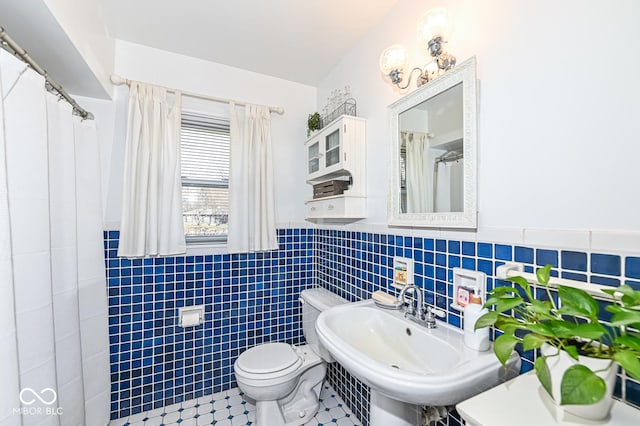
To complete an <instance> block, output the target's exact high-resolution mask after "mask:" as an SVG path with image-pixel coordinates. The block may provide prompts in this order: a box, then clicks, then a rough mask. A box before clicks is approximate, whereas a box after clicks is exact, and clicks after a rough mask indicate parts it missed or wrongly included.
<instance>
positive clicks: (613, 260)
mask: <svg viewBox="0 0 640 426" xmlns="http://www.w3.org/2000/svg"><path fill="white" fill-rule="evenodd" d="M278 235H279V239H280V248H279V250H277V251H274V252H270V253H267V254H240V255H215V256H187V257H184V256H183V257H180V256H179V257H164V258H157V259H120V258H118V257H117V255H116V252H117V244H118V232H117V231H108V232H105V258H106V263H107V276H108V284H109V321H110V327H109V332H110V339H111V379H112V388H111V391H112V392H111V395H112V406H111V409H112V418H117V417H122V416H124V415H128V414H135V413H137V412H140V411H142V410H147V409H151V408H156V407H159V406H162V405H166V404H171V403H174V402H179V401H182V400H186V399H190V398H193V397H199V396H202V395H206V394H210V393H214V392H219V391H221V390H225V389H228V388H230V387H233V386H235V378H234V376H233V369H232V366H233V362H234V361H235V359H236V357H237V356H238V354H240V353H241V352H242V351H244V350H245V349H247V348H249V347H252V346H254V345H256V344H259V343H262V342H268V341H274V340H279V341H286V342H289V343H294V344H298V343H302V342H303V341H304V337H303V336H302V332H301V327H300V318H299V314H300V312H299V307H298V303H297V299H298V295H299V293H300V291H301V290H302V289H304V288H306V287H309V286H313V285H318V284H319V285H321V286H323V287H325V288H327V289H329V290H331V291H333V292H335V293H337V294H339V295H341V296H342V297H345V298H346V299H348V300H351V301H357V300H362V299H366V298H369V297H371V294H372V293H373V292H374V291H376V290H384V291H387V292H392V293H393V292H395V290H394V289H392V288H391V286H390V283H391V278H392V270H393V256H404V257H410V258H413V259H414V261H415V282H416V284H417V285H418V286H420V287H421V288H422V289H423V292H424V295H425V301H426V302H427V303H428V304H430V305H436V306H438V307H440V308H442V309H444V310H445V311H446V313H447V316H446V321H447V322H448V323H450V324H452V325H454V326H456V327H461V326H462V323H463V318H462V317H461V315H460V313H459V312H458V311H455V310H454V309H452V308H450V307H449V304H450V303H451V302H452V293H453V286H452V279H453V274H452V268H454V267H457V266H461V267H463V268H466V269H473V270H480V271H483V272H485V273H486V274H487V290H491V289H493V288H494V286H495V285H505V284H506V283H504V282H502V281H499V280H497V279H496V278H495V270H496V268H497V267H498V266H500V265H501V264H503V263H504V262H505V261H510V260H514V261H517V262H522V263H524V264H525V271H527V272H533V271H534V270H535V268H537V267H539V266H541V265H544V264H547V263H549V264H552V265H553V266H554V268H553V274H554V276H561V277H563V278H569V279H576V280H580V281H584V282H591V283H602V284H605V285H612V286H617V285H620V284H622V283H627V284H629V285H632V286H634V287H636V288H638V289H640V257H633V256H623V255H619V254H610V253H586V252H578V251H567V250H557V249H554V248H551V247H526V246H513V245H508V244H494V243H491V242H474V241H462V240H444V239H434V238H421V237H413V236H401V235H387V234H378V233H367V232H357V231H344V230H340V229H315V230H312V229H281V230H279V231H278ZM551 293H552V294H551V297H557V295H556V294H555V292H551ZM537 295H538V297H539V298H541V299H544V298H547V297H548V295H547V293H546V292H544V291H537ZM201 303H202V304H205V306H206V314H205V323H204V324H203V325H201V326H199V327H197V328H196V329H188V330H183V329H180V328H178V327H177V325H176V324H177V318H176V308H177V307H179V306H184V305H192V304H201ZM603 315H606V313H605V312H603ZM603 319H604V320H606V319H607V318H605V317H603ZM521 355H522V357H523V366H522V372H526V371H529V370H531V369H532V367H533V361H534V356H535V355H534V354H533V353H532V352H529V353H522V354H521ZM327 378H328V380H329V382H330V383H331V385H332V386H333V388H334V389H335V390H336V391H337V392H338V393H339V394H340V396H341V397H342V398H343V400H345V402H346V403H347V405H348V406H349V408H350V409H351V410H352V412H353V413H354V414H355V415H356V416H357V417H358V418H360V420H361V421H362V422H363V424H364V425H365V426H366V425H368V418H369V389H368V388H367V387H366V386H365V385H364V384H362V383H361V382H360V381H359V380H357V379H356V378H354V377H352V376H351V375H350V374H349V373H348V372H347V371H346V370H344V368H342V367H341V366H340V365H338V364H333V365H331V366H330V367H329V371H328V376H327ZM616 389H617V390H616V396H617V397H618V398H620V399H623V400H625V401H626V402H628V403H629V404H632V405H634V406H636V407H639V408H640V384H639V383H638V382H636V381H634V380H631V379H628V378H627V379H626V380H624V381H619V382H618V385H617V388H616ZM447 422H448V424H449V425H453V424H462V421H461V420H460V419H459V417H458V416H457V414H456V413H454V414H453V416H450V417H449V419H448V420H447V421H445V422H444V423H440V425H446V424H447Z"/></svg>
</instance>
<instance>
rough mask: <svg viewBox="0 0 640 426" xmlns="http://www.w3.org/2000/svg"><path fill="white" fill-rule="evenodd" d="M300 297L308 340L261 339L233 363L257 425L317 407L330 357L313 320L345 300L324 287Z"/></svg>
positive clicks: (279, 425) (306, 414) (308, 413)
mask: <svg viewBox="0 0 640 426" xmlns="http://www.w3.org/2000/svg"><path fill="white" fill-rule="evenodd" d="M299 300H300V303H301V304H302V331H303V333H304V337H305V339H306V341H307V344H305V345H300V346H294V345H289V344H286V343H265V344H262V345H258V346H255V347H253V348H251V349H248V350H246V351H245V352H243V353H242V354H241V355H240V356H239V357H238V359H237V360H236V362H235V364H234V365H233V368H234V370H235V373H236V381H237V382H238V387H239V388H240V390H242V391H243V392H244V393H245V395H246V396H248V397H249V398H252V399H254V400H255V401H256V424H257V425H258V426H293V425H301V424H303V423H306V422H307V421H309V420H310V419H311V418H312V417H313V416H314V415H315V414H316V412H317V411H318V406H319V402H318V397H319V396H320V390H321V388H322V381H323V380H324V376H325V373H326V372H327V366H326V363H327V362H333V361H334V359H333V358H332V357H331V355H330V354H329V352H328V351H327V350H326V349H325V348H324V347H323V346H322V345H321V344H320V341H319V340H318V336H317V334H316V328H315V324H316V319H317V318H318V315H320V312H322V311H324V310H325V309H329V308H331V307H332V306H337V305H341V304H343V303H347V300H345V299H343V298H341V297H339V296H337V295H335V294H333V293H331V292H330V291H328V290H325V289H323V288H312V289H307V290H303V291H302V292H301V293H300V299H299Z"/></svg>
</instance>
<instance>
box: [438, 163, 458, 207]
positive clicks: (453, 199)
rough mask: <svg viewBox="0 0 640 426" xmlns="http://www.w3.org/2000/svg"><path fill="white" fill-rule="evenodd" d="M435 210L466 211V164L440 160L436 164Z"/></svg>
mask: <svg viewBox="0 0 640 426" xmlns="http://www.w3.org/2000/svg"><path fill="white" fill-rule="evenodd" d="M436 174H437V177H436V188H435V197H434V198H435V209H434V211H435V212H461V211H464V180H463V174H464V164H463V162H462V161H460V160H458V161H449V162H440V163H438V165H437V166H436Z"/></svg>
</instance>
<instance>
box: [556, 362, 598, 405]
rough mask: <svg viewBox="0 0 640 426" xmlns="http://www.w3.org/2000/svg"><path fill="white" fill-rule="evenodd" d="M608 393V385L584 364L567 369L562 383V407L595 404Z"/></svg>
mask: <svg viewBox="0 0 640 426" xmlns="http://www.w3.org/2000/svg"><path fill="white" fill-rule="evenodd" d="M606 391H607V385H606V384H605V383H604V380H602V379H601V378H600V377H598V376H597V375H596V374H595V373H594V372H593V371H591V370H590V369H589V368H587V367H585V366H584V365H582V364H575V365H572V366H571V367H569V368H567V371H565V373H564V376H562V382H561V383H560V405H567V404H579V405H586V404H594V403H596V402H598V401H600V400H602V398H604V395H605V393H606Z"/></svg>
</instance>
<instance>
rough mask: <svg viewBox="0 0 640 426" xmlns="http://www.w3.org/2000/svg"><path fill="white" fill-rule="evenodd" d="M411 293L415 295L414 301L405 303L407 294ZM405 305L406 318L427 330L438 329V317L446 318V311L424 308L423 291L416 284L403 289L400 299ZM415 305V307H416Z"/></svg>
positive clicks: (429, 307)
mask: <svg viewBox="0 0 640 426" xmlns="http://www.w3.org/2000/svg"><path fill="white" fill-rule="evenodd" d="M408 291H411V292H412V294H413V300H412V301H411V302H409V303H407V302H406V301H405V297H406V295H407V292H408ZM398 298H399V299H400V301H401V302H402V303H403V306H405V305H406V306H405V308H404V317H405V318H408V319H410V320H411V321H413V322H416V323H418V324H420V325H423V326H425V327H426V328H436V327H437V325H436V317H441V318H442V317H444V316H445V313H444V311H442V310H440V309H436V308H433V307H431V306H427V307H426V308H425V306H424V299H423V297H422V291H421V290H420V288H419V287H417V286H416V285H415V284H407V285H405V286H404V287H402V290H401V291H400V296H399V297H398ZM414 303H415V306H414Z"/></svg>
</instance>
